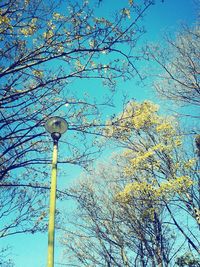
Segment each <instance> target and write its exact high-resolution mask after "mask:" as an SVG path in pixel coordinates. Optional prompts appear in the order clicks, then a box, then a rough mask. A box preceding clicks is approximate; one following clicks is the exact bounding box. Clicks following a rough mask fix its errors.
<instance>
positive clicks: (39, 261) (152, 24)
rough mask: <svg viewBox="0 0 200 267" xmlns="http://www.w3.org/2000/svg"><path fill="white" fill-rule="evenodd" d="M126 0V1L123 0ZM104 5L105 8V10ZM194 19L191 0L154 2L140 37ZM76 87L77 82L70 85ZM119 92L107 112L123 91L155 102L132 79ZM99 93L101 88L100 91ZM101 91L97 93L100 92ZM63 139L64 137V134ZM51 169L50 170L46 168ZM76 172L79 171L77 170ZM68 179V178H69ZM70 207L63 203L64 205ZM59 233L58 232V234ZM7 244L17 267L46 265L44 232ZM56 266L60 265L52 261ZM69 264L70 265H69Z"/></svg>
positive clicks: (108, 4)
mask: <svg viewBox="0 0 200 267" xmlns="http://www.w3.org/2000/svg"><path fill="white" fill-rule="evenodd" d="M124 1H126V0H124ZM122 2H123V1H121V0H105V1H104V4H102V8H101V12H102V14H101V16H104V11H105V12H109V11H110V13H111V11H113V4H114V6H117V5H120V4H122ZM105 8H106V10H105ZM194 19H195V6H194V4H193V1H192V0H166V1H164V3H161V1H157V3H156V4H155V5H154V6H153V7H152V8H151V9H149V11H148V13H147V15H146V17H145V18H144V25H145V27H146V29H147V33H146V35H145V36H144V37H143V41H144V42H145V41H148V42H149V41H150V42H153V41H157V42H161V40H162V39H161V38H162V35H163V33H164V32H165V31H168V32H171V33H172V34H174V33H175V32H176V30H177V28H178V26H179V25H180V23H182V22H186V23H189V24H192V23H193V22H194ZM86 83H87V82H85V81H84V82H81V81H80V80H79V82H78V86H79V89H80V90H81V89H83V88H86V87H85V86H86ZM73 86H76V83H75V84H74V85H73ZM93 86H94V84H93V83H91V84H90V83H88V84H87V90H88V92H89V93H91V94H93V95H95V94H97V92H95V91H94V87H93ZM101 86H102V85H101V84H100V83H99V84H98V88H100V89H101ZM117 87H118V89H120V90H119V93H118V94H117V95H116V96H115V103H116V105H117V107H116V109H114V108H113V109H110V114H112V113H116V110H117V112H118V111H120V106H121V105H122V103H121V99H122V94H123V93H124V92H127V93H128V94H129V95H130V98H131V97H132V98H135V99H136V100H138V101H142V100H144V99H150V100H153V101H156V99H155V94H154V93H153V91H152V89H151V87H148V86H146V87H143V86H141V85H140V86H139V85H137V84H136V82H135V81H134V80H132V81H127V82H123V83H122V82H120V83H119V84H118V85H117ZM100 92H101V90H100ZM100 92H99V93H98V94H100ZM63 138H64V136H63ZM49 171H50V170H49ZM78 171H79V170H78ZM78 171H77V170H76V169H75V167H74V168H71V167H70V174H69V175H68V177H65V178H64V177H59V178H60V181H59V183H60V184H62V186H64V187H67V186H68V182H69V180H70V181H72V180H73V179H76V176H77V172H78ZM66 178H67V179H66ZM68 178H69V179H68ZM67 206H68V207H69V203H68V205H67V204H66V207H67ZM57 236H59V232H58V233H57ZM6 245H8V246H9V247H10V248H11V249H10V253H11V254H10V256H11V258H14V260H15V263H16V267H44V266H46V259H47V233H45V234H34V235H30V234H29V235H15V236H11V237H7V238H2V239H1V240H0V248H1V247H5V246H6ZM60 251H61V250H60V249H59V242H58V239H57V240H56V258H55V262H61V254H60ZM55 266H61V265H57V264H55ZM69 266H70V265H69Z"/></svg>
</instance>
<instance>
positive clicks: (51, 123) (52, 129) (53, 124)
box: [45, 116, 68, 141]
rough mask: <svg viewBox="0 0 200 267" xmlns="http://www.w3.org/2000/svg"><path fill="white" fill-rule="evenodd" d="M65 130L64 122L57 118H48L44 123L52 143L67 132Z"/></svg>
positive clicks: (65, 124)
mask: <svg viewBox="0 0 200 267" xmlns="http://www.w3.org/2000/svg"><path fill="white" fill-rule="evenodd" d="M67 128H68V123H67V122H66V120H65V119H63V118H61V117H58V116H55V117H51V118H49V119H48V120H47V121H46V123H45V129H46V131H47V132H49V133H50V134H51V136H52V138H53V140H54V141H58V140H59V138H60V137H61V134H63V133H65V132H66V131H67Z"/></svg>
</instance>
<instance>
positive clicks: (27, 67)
mask: <svg viewBox="0 0 200 267" xmlns="http://www.w3.org/2000/svg"><path fill="white" fill-rule="evenodd" d="M95 3H96V2H92V3H91V4H89V3H88V2H87V1H84V2H83V3H80V2H79V1H78V2H73V3H71V2H70V1H68V2H67V6H66V1H49V2H48V3H47V2H46V1H39V0H34V1H28V0H24V1H21V0H17V1H13V0H11V1H4V2H3V3H1V4H0V7H1V11H0V42H1V50H0V57H1V65H0V70H1V73H0V79H1V85H2V87H1V89H0V103H1V104H0V105H1V106H0V112H1V118H0V123H1V124H0V129H1V140H0V150H1V157H0V158H1V160H0V167H1V168H0V186H1V196H2V197H1V200H0V207H1V213H0V218H1V229H0V230H1V235H0V237H5V236H7V235H12V234H16V233H23V232H31V233H34V232H35V231H37V230H41V231H44V230H46V214H47V212H46V197H47V195H48V194H47V193H48V189H49V183H47V182H46V178H47V175H48V173H49V170H48V169H47V164H49V163H50V162H51V160H50V159H49V158H50V156H47V155H49V154H47V153H48V152H49V139H47V137H46V134H45V132H44V129H43V128H44V127H43V126H44V123H45V121H46V119H47V118H48V117H50V116H52V115H54V114H55V113H56V114H57V115H61V116H63V117H65V118H67V121H68V122H69V124H70V125H69V132H70V133H69V135H68V136H69V138H68V140H67V141H66V142H64V141H60V142H62V144H63V146H64V147H65V150H66V151H69V152H68V153H66V152H65V155H64V154H63V153H62V152H63V151H61V154H62V155H64V156H63V160H62V161H61V160H60V161H59V163H63V164H65V163H70V164H78V165H80V166H83V167H87V164H88V162H90V161H91V160H93V158H94V157H95V155H96V153H97V152H98V151H99V150H100V148H99V147H98V146H94V144H95V141H96V136H95V134H101V130H100V126H101V118H100V110H99V107H101V106H102V105H109V104H110V102H109V101H108V100H107V99H106V101H105V102H103V103H102V102H98V101H97V100H94V102H93V101H92V100H91V99H89V97H87V96H84V94H83V96H82V97H79V98H78V99H77V97H76V91H75V90H74V88H73V87H72V82H73V81H74V80H80V81H81V80H83V79H88V80H91V79H99V80H102V82H103V84H104V85H105V86H108V87H110V88H111V90H114V86H115V80H116V79H117V78H122V77H124V78H130V77H132V76H134V75H136V74H138V73H137V69H136V68H135V57H134V56H130V55H129V52H130V50H132V49H134V47H135V45H136V43H137V40H138V39H139V37H140V35H141V34H142V33H143V28H142V27H141V26H140V23H139V21H140V19H141V18H142V15H143V14H144V12H145V11H146V10H147V9H148V8H149V7H150V6H151V5H152V4H153V1H143V2H141V4H140V5H139V6H138V5H136V4H134V3H133V2H132V1H129V3H127V7H123V8H122V10H120V11H118V12H116V15H113V17H112V18H111V20H110V19H109V18H106V16H105V17H103V18H102V17H98V16H97V15H96V13H97V12H96V10H95ZM130 16H132V17H131V19H130ZM125 48H126V49H125ZM65 105H68V108H67V109H66V106H65ZM72 131H73V133H72ZM87 134H90V138H86V136H87ZM63 146H62V147H63ZM59 194H62V196H69V194H67V193H66V192H59ZM59 196H60V195H58V197H59ZM16 211H17V212H16ZM2 222H3V223H2Z"/></svg>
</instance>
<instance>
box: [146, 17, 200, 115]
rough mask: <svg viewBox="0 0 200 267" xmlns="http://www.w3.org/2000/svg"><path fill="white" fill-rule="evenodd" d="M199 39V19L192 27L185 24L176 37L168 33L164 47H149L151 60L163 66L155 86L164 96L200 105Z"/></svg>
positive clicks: (184, 102)
mask: <svg viewBox="0 0 200 267" xmlns="http://www.w3.org/2000/svg"><path fill="white" fill-rule="evenodd" d="M199 40H200V28H199V23H198V22H197V23H196V24H195V25H193V26H191V27H189V26H182V28H181V30H180V31H179V32H178V33H177V34H176V39H175V40H174V39H173V38H170V37H169V36H166V37H165V45H163V46H159V45H154V46H147V51H146V56H147V59H148V60H150V59H152V60H153V62H154V63H157V64H158V66H159V67H160V69H159V74H158V75H157V78H158V79H157V81H156V82H155V83H154V85H155V89H156V91H157V92H158V93H159V95H160V96H161V97H163V98H165V99H170V100H172V101H174V102H175V103H177V102H178V103H181V104H182V105H185V106H190V107H191V106H192V105H193V106H197V107H198V106H199V105H200V84H199V73H200V72H199V70H200V65H199ZM190 115H192V114H190ZM194 117H195V115H194ZM197 117H198V115H197Z"/></svg>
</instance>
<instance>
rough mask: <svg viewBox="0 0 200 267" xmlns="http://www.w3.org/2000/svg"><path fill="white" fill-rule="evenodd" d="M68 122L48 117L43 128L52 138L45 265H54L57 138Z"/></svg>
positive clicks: (48, 266) (49, 266) (65, 129)
mask: <svg viewBox="0 0 200 267" xmlns="http://www.w3.org/2000/svg"><path fill="white" fill-rule="evenodd" d="M67 128H68V124H67V122H66V120H65V119H63V118H60V117H57V116H56V117H52V118H49V119H48V120H47V121H46V123H45V129H46V131H47V132H49V133H50V134H51V137H52V139H53V158H52V173H51V190H50V202H49V203H50V204H49V228H48V259H47V267H53V266H54V237H55V211H56V180H57V159H58V140H59V139H60V137H61V135H62V134H63V133H64V132H66V131H67Z"/></svg>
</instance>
